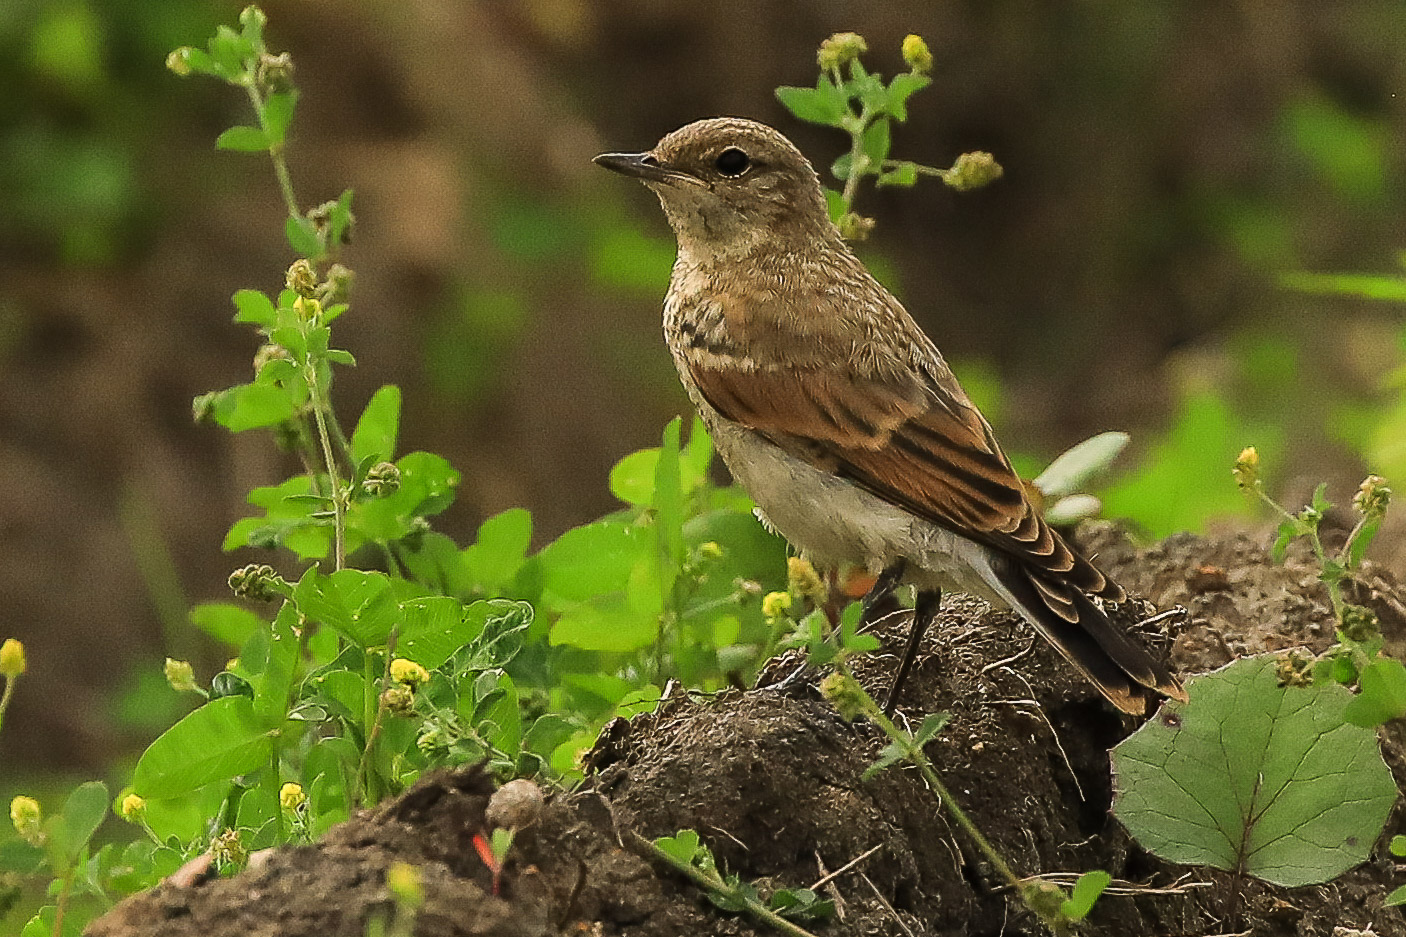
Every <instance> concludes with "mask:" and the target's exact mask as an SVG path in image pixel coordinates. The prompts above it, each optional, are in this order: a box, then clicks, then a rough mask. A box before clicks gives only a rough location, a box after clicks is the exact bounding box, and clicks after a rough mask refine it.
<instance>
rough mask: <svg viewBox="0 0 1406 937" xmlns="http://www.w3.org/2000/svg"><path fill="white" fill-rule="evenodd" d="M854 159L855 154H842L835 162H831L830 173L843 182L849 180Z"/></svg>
mask: <svg viewBox="0 0 1406 937" xmlns="http://www.w3.org/2000/svg"><path fill="white" fill-rule="evenodd" d="M853 161H854V156H853V154H852V153H842V154H840V156H839V157H838V158H836V160H835V161H834V162H833V163H831V164H830V175H832V176H834V177H835V178H836V179H838V180H840V181H841V182H846V181H848V180H849V170H850V164H851V163H853Z"/></svg>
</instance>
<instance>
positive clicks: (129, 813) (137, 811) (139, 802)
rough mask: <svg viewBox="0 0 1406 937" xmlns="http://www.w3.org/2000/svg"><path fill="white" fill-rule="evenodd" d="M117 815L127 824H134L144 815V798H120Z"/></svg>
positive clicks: (134, 795) (137, 796)
mask: <svg viewBox="0 0 1406 937" xmlns="http://www.w3.org/2000/svg"><path fill="white" fill-rule="evenodd" d="M117 812H118V814H119V815H120V816H121V817H122V819H124V820H126V821H127V822H128V823H136V822H137V821H138V820H140V819H141V818H142V817H143V816H144V815H145V814H146V798H145V797H142V796H141V795H140V794H128V795H127V796H126V797H124V798H122V806H121V808H119V809H118V811H117Z"/></svg>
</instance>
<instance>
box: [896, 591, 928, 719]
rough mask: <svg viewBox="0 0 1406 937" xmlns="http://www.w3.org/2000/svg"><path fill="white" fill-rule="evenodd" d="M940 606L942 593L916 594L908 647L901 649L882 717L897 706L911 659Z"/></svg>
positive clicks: (909, 668)
mask: <svg viewBox="0 0 1406 937" xmlns="http://www.w3.org/2000/svg"><path fill="white" fill-rule="evenodd" d="M941 604H942V591H941V590H939V589H923V590H920V591H919V592H918V601H917V603H916V605H915V606H914V607H913V624H912V625H910V626H909V627H908V645H907V647H905V648H904V649H903V658H902V659H901V660H900V661H899V662H898V673H896V674H894V676H893V685H892V686H890V687H889V695H888V699H886V700H884V715H885V716H892V715H893V708H894V706H896V705H897V704H898V694H899V693H901V692H903V683H904V681H905V680H907V679H908V671H910V670H912V669H913V659H914V658H915V657H917V656H918V647H919V645H921V644H922V642H923V632H925V631H927V630H928V625H930V624H932V620H933V619H934V618H936V617H937V609H938V606H940V605H941Z"/></svg>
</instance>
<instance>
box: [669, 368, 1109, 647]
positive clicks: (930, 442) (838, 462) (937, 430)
mask: <svg viewBox="0 0 1406 937" xmlns="http://www.w3.org/2000/svg"><path fill="white" fill-rule="evenodd" d="M690 370H691V372H692V376H693V379H694V381H695V382H696V383H697V385H698V388H699V391H700V392H701V393H702V395H703V397H704V399H705V400H707V401H708V403H709V404H710V405H712V406H713V407H714V409H716V410H717V411H718V413H719V414H720V415H721V416H723V417H724V418H726V419H728V420H732V421H733V422H736V423H740V424H742V425H743V426H746V427H749V428H751V429H753V430H755V431H757V432H759V433H761V434H762V435H764V436H765V437H766V438H767V439H769V440H771V441H772V442H773V443H775V444H776V445H778V446H780V447H781V448H782V449H784V450H786V451H787V452H790V453H791V454H793V455H796V456H798V457H800V458H803V459H805V460H806V461H808V462H811V463H812V464H814V465H817V466H819V467H822V468H824V469H826V470H828V471H833V472H835V473H836V474H838V475H841V476H843V477H846V478H849V479H850V480H852V481H853V482H855V483H856V484H858V485H860V486H862V487H863V488H865V489H867V490H869V491H871V492H872V493H874V494H875V495H877V496H878V497H880V498H883V499H884V500H886V501H889V502H892V503H894V504H897V505H901V506H902V507H904V508H906V509H908V510H910V511H912V512H913V513H914V514H917V515H918V516H920V517H923V518H926V519H927V520H929V521H931V522H932V523H934V524H937V525H938V526H940V527H943V528H946V529H947V530H950V531H953V532H955V533H958V534H961V535H962V536H964V537H968V538H970V539H972V540H975V541H977V542H979V543H983V544H986V545H988V546H991V547H994V548H996V549H997V550H1000V551H1001V552H1003V553H1006V554H1009V555H1011V556H1012V557H1013V558H1015V559H1016V560H1018V561H1019V562H1020V563H1021V565H1023V566H1026V567H1033V569H1031V571H1032V572H1037V576H1036V577H1035V579H1034V581H1035V582H1036V584H1037V585H1039V586H1041V587H1042V591H1045V588H1048V587H1053V588H1051V590H1050V591H1052V592H1053V593H1055V594H1051V595H1048V596H1046V599H1047V600H1048V601H1050V603H1051V604H1052V605H1053V606H1055V607H1056V608H1057V609H1058V608H1059V607H1060V606H1066V607H1067V606H1068V603H1069V602H1070V596H1069V594H1068V593H1067V591H1066V590H1065V589H1063V588H1060V586H1061V585H1065V584H1067V585H1072V586H1075V587H1076V588H1078V589H1080V590H1082V591H1084V592H1087V593H1092V594H1095V595H1098V596H1100V597H1103V598H1107V599H1111V600H1114V601H1119V600H1121V599H1122V598H1123V590H1122V589H1121V588H1119V587H1118V585H1117V584H1116V583H1114V582H1112V581H1111V580H1109V579H1108V578H1106V577H1105V576H1104V575H1103V574H1102V573H1100V572H1099V571H1098V569H1097V568H1095V567H1094V566H1093V565H1092V564H1091V563H1089V562H1088V561H1087V560H1085V559H1084V558H1083V557H1081V556H1079V555H1078V554H1076V553H1075V552H1074V551H1072V550H1071V549H1069V547H1068V546H1067V545H1066V544H1065V543H1064V541H1063V540H1062V539H1061V538H1060V537H1059V535H1058V534H1056V533H1055V532H1054V531H1053V530H1051V529H1050V528H1049V526H1048V525H1047V524H1046V523H1045V521H1044V519H1043V518H1041V516H1040V514H1039V511H1038V510H1037V509H1036V508H1035V506H1034V505H1032V504H1031V502H1030V500H1029V498H1028V497H1027V496H1026V492H1025V487H1024V485H1023V484H1022V482H1021V480H1020V477H1019V476H1018V475H1017V474H1016V473H1015V471H1014V470H1013V469H1012V468H1011V465H1010V463H1009V462H1008V461H1007V460H1006V457H1005V455H1004V454H1003V453H1002V452H1001V449H1000V446H998V445H997V443H996V440H995V438H994V436H993V435H992V432H991V427H990V426H989V425H988V424H987V423H986V420H985V419H984V418H983V417H982V416H981V414H980V413H979V412H978V411H977V409H976V408H975V407H974V406H972V404H971V403H970V402H968V401H967V399H966V396H965V394H963V393H962V391H961V388H960V387H959V386H958V385H957V384H956V381H955V379H953V378H951V376H950V373H948V374H941V375H918V374H912V375H911V376H904V377H903V378H898V379H885V378H878V377H869V376H864V375H859V374H855V373H854V372H852V371H846V370H844V369H838V368H832V369H823V368H792V367H785V366H772V367H765V366H763V367H756V368H750V369H743V368H737V367H729V366H726V365H720V364H719V363H717V362H716V361H706V360H698V361H693V362H691V363H690ZM1038 573H1046V574H1049V577H1048V578H1047V577H1046V576H1042V575H1038ZM1068 614H1070V615H1073V614H1075V613H1074V611H1073V609H1072V608H1068ZM1071 620H1072V619H1071Z"/></svg>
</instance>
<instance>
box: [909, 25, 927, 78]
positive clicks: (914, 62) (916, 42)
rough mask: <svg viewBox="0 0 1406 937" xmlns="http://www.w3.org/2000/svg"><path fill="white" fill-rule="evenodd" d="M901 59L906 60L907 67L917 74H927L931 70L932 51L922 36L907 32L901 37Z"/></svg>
mask: <svg viewBox="0 0 1406 937" xmlns="http://www.w3.org/2000/svg"><path fill="white" fill-rule="evenodd" d="M903 61H905V62H907V63H908V67H909V68H911V69H913V71H915V72H918V73H919V74H927V73H928V72H930V71H932V51H931V50H930V49H929V48H928V44H927V43H926V42H924V41H923V37H922V36H915V35H913V34H912V33H909V34H908V35H907V36H905V37H903Z"/></svg>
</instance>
